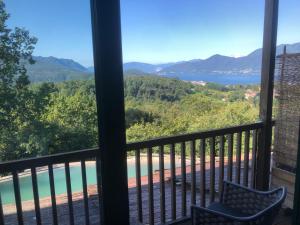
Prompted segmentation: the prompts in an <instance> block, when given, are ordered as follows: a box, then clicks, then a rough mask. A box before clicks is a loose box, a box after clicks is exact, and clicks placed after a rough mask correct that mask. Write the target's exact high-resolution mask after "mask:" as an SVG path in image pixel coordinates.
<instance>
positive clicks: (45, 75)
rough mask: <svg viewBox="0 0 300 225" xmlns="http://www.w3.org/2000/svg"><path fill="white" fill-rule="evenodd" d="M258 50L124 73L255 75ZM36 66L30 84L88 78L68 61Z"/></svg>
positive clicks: (138, 66)
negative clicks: (235, 56)
mask: <svg viewBox="0 0 300 225" xmlns="http://www.w3.org/2000/svg"><path fill="white" fill-rule="evenodd" d="M283 46H284V45H279V46H278V47H277V54H281V53H282V52H283ZM287 52H288V53H296V52H300V42H299V43H295V44H289V45H287ZM261 56H262V49H257V50H255V51H253V52H252V53H250V54H249V55H247V56H243V57H239V58H234V57H229V56H223V55H218V54H217V55H213V56H211V57H209V58H207V59H194V60H189V61H181V62H175V63H165V64H148V63H143V62H129V63H124V65H123V68H124V71H125V74H128V73H129V74H134V75H138V74H140V73H142V74H157V75H160V76H167V77H178V78H180V79H182V80H204V81H205V79H208V81H210V80H209V77H215V78H217V77H218V76H223V77H224V76H226V77H228V76H230V77H232V76H237V75H238V76H251V75H254V76H255V75H256V76H257V75H259V74H260V69H261ZM34 59H35V61H36V63H35V64H33V65H27V70H28V75H29V78H30V80H31V81H32V82H44V81H52V82H61V81H66V80H74V79H92V78H93V76H92V75H93V72H94V68H93V67H88V68H87V67H84V66H82V65H80V64H79V63H77V62H75V61H73V60H71V59H58V58H55V57H52V56H51V57H41V56H37V57H34Z"/></svg>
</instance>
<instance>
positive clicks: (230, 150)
mask: <svg viewBox="0 0 300 225" xmlns="http://www.w3.org/2000/svg"><path fill="white" fill-rule="evenodd" d="M262 127H263V124H262V123H261V122H258V123H253V124H247V125H241V126H235V127H229V128H223V129H216V130H209V131H203V132H197V133H191V134H184V135H178V136H172V137H163V138H157V139H153V140H148V141H141V142H135V143H128V144H127V152H128V155H130V156H134V167H135V178H133V179H134V181H135V185H134V187H133V188H132V191H130V192H129V194H131V195H136V196H134V197H133V198H130V199H133V200H132V201H133V202H131V203H132V205H134V206H136V209H135V208H132V209H130V213H131V217H135V220H136V221H137V222H138V223H148V224H157V223H166V222H168V221H174V220H176V219H180V218H184V217H186V216H188V215H189V208H190V205H191V204H199V205H201V206H206V205H207V203H208V202H212V201H214V200H215V199H216V198H218V194H219V193H220V192H221V190H222V180H223V179H227V180H230V181H234V182H236V183H241V184H243V185H245V186H250V187H253V185H254V182H253V178H254V174H255V159H256V149H257V133H258V131H259V130H260V129H261V128H262ZM98 153H99V150H98V149H90V150H82V151H76V152H70V153H62V154H57V155H51V156H46V157H38V158H34V159H25V160H18V161H13V162H5V163H0V171H1V174H0V175H3V174H11V175H12V180H13V188H14V195H15V205H16V214H17V222H18V224H20V225H23V224H24V218H23V211H22V200H21V195H20V184H19V174H20V172H22V171H24V170H29V172H30V175H31V180H32V190H33V198H34V199H33V200H34V210H35V217H36V224H38V225H40V224H43V223H42V219H41V212H40V211H41V209H40V197H39V192H38V183H37V168H38V167H46V168H47V171H48V174H49V186H50V194H51V208H52V210H51V211H52V218H51V220H52V222H53V224H55V225H56V224H59V221H58V208H57V203H56V193H55V180H54V173H53V168H54V165H56V164H63V165H64V168H65V175H66V176H65V177H66V190H67V193H66V195H67V205H68V210H69V224H71V225H72V224H74V212H73V199H72V186H71V176H70V163H71V162H79V163H80V167H81V174H82V175H81V176H82V195H83V209H82V210H83V211H84V217H85V219H84V220H83V221H85V224H90V216H91V215H90V213H91V212H89V196H88V191H87V174H86V160H90V159H93V160H94V159H96V158H97V154H98ZM143 156H145V157H146V160H147V162H146V164H143V161H142V159H143V158H142V157H143ZM96 161H97V162H96V165H99V161H98V160H96ZM154 161H155V162H157V164H155V162H154ZM153 165H155V166H157V167H158V168H157V171H156V170H154V169H155V166H153ZM145 166H146V167H147V172H146V173H145V171H143V173H142V170H143V169H144V167H145ZM97 167H98V169H97V171H100V169H99V166H97ZM97 177H99V176H97ZM99 187H100V186H99ZM99 187H98V193H100V188H99ZM135 199H136V200H135ZM4 218H5V216H4V213H3V208H2V204H1V196H0V224H5V220H4Z"/></svg>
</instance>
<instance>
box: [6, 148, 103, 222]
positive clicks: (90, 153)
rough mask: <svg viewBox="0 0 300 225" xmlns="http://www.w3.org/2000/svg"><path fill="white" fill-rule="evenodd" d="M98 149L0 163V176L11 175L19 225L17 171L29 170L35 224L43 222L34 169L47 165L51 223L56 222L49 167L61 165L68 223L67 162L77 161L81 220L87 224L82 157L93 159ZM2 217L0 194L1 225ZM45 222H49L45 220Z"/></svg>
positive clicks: (19, 207) (55, 206) (69, 202)
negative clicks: (63, 173)
mask: <svg viewBox="0 0 300 225" xmlns="http://www.w3.org/2000/svg"><path fill="white" fill-rule="evenodd" d="M98 152H99V151H98V149H87V150H81V151H74V152H68V153H61V154H56V155H50V156H44V157H37V158H32V159H24V160H17V161H12V162H5V163H0V171H1V174H0V175H3V174H11V175H12V180H13V189H14V196H15V206H16V214H17V223H18V224H19V225H23V224H24V218H23V210H22V200H21V193H20V183H19V174H20V172H23V171H25V170H28V169H29V170H30V175H31V181H32V191H33V198H34V210H35V218H36V224H37V225H40V224H43V223H42V219H41V212H40V211H41V209H40V198H39V191H38V182H37V168H39V167H47V171H48V174H49V186H50V194H51V207H52V210H51V211H52V218H50V223H51V222H52V223H53V224H54V225H56V224H59V220H58V210H57V203H56V193H55V181H54V172H53V170H54V166H55V165H57V164H63V165H64V168H65V176H66V189H67V202H68V210H69V222H70V224H74V214H73V200H72V187H71V176H70V163H71V162H79V163H80V166H81V173H82V184H83V185H82V186H83V187H82V190H83V191H82V193H83V201H84V208H83V210H84V212H85V222H86V224H90V214H89V207H88V192H87V178H86V177H87V176H86V164H85V162H86V160H90V159H96V156H97V154H98ZM96 161H97V162H98V160H96ZM97 162H96V165H98V163H97ZM0 185H1V184H0ZM4 218H5V216H4V213H3V206H2V201H1V196H0V224H3V225H4V224H5V220H4ZM48 220H49V218H48ZM51 220H52V221H51ZM48 223H49V221H48Z"/></svg>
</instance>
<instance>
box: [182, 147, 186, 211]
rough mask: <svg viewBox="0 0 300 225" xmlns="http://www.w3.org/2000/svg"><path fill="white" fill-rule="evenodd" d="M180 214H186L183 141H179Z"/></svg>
mask: <svg viewBox="0 0 300 225" xmlns="http://www.w3.org/2000/svg"><path fill="white" fill-rule="evenodd" d="M181 179H182V180H181V197H182V198H181V214H182V216H183V217H185V216H186V162H185V142H182V143H181Z"/></svg>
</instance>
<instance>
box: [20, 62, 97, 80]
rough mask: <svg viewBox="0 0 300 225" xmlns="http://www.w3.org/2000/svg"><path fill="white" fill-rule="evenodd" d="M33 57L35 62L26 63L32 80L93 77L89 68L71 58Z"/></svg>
mask: <svg viewBox="0 0 300 225" xmlns="http://www.w3.org/2000/svg"><path fill="white" fill-rule="evenodd" d="M33 59H34V60H35V63H34V64H32V65H29V64H26V69H27V73H28V76H29V79H30V81H31V82H46V81H51V82H61V81H66V80H78V79H79V80H82V79H91V78H92V73H91V72H90V71H89V70H88V68H85V67H84V66H82V65H81V64H79V63H77V62H75V61H74V60H71V59H59V58H55V57H52V56H50V57H42V56H35V57H33Z"/></svg>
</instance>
